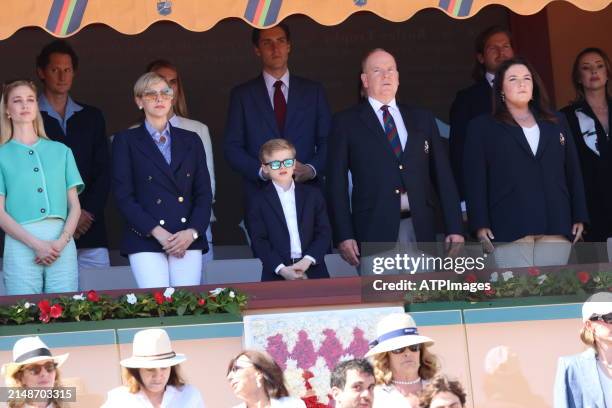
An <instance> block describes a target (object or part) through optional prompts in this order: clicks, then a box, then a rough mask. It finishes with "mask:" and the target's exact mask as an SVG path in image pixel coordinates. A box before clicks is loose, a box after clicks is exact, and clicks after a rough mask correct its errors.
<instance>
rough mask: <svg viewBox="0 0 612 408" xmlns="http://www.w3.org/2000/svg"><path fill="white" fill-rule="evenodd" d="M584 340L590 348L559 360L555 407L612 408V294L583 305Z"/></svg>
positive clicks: (601, 296)
mask: <svg viewBox="0 0 612 408" xmlns="http://www.w3.org/2000/svg"><path fill="white" fill-rule="evenodd" d="M582 322H583V326H582V330H581V331H580V339H581V340H582V342H583V343H584V344H585V345H586V346H587V347H588V349H587V350H586V351H584V352H582V353H580V354H576V355H573V356H568V357H561V358H559V364H558V366H557V377H556V380H555V388H554V407H555V408H587V407H602V408H603V407H612V293H610V292H600V293H596V294H594V295H593V296H591V297H590V298H589V299H588V300H587V301H586V302H585V303H584V304H583V305H582Z"/></svg>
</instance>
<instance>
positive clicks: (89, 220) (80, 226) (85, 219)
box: [74, 208, 96, 239]
mask: <svg viewBox="0 0 612 408" xmlns="http://www.w3.org/2000/svg"><path fill="white" fill-rule="evenodd" d="M95 220H96V219H95V217H94V215H93V214H92V213H90V212H89V211H87V210H84V209H82V208H81V216H80V217H79V222H78V223H77V227H76V230H75V231H74V238H75V239H76V238H80V236H81V235H84V234H85V233H86V232H87V231H89V229H90V228H91V226H92V225H93V223H94V221H95Z"/></svg>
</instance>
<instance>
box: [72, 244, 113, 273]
mask: <svg viewBox="0 0 612 408" xmlns="http://www.w3.org/2000/svg"><path fill="white" fill-rule="evenodd" d="M77 261H78V262H79V269H81V268H108V267H109V266H110V258H109V255H108V248H83V249H78V250H77Z"/></svg>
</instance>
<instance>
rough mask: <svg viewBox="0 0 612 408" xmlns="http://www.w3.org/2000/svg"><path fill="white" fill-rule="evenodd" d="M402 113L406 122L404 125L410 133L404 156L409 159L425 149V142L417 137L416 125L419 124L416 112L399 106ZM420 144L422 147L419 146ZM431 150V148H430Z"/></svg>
mask: <svg viewBox="0 0 612 408" xmlns="http://www.w3.org/2000/svg"><path fill="white" fill-rule="evenodd" d="M399 108H400V112H401V114H402V119H403V120H404V125H405V126H406V132H407V133H408V139H407V140H406V146H405V147H404V152H403V155H404V157H406V158H407V157H409V156H410V155H412V154H415V153H418V152H419V149H420V150H424V149H425V140H422V141H421V139H422V138H420V137H417V134H419V133H421V132H419V130H418V128H417V126H416V124H417V123H418V120H417V118H416V117H415V114H414V111H413V110H410V109H407V108H406V107H405V106H399ZM419 144H420V145H419ZM429 148H430V149H431V146H429Z"/></svg>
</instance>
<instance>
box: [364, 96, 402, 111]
mask: <svg viewBox="0 0 612 408" xmlns="http://www.w3.org/2000/svg"><path fill="white" fill-rule="evenodd" d="M368 102H370V106H372V109H374V112H377V113H378V111H379V110H380V108H382V107H383V106H384V105H387V106H388V107H390V108H391V109H395V110H399V109H398V108H397V102H395V98H393V99H391V100H390V101H389V103H382V102H381V101H379V100H378V99H374V98H372V97H371V96H368Z"/></svg>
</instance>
